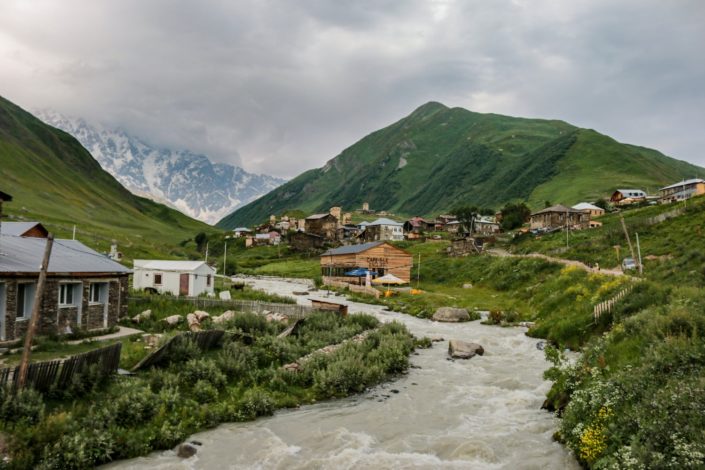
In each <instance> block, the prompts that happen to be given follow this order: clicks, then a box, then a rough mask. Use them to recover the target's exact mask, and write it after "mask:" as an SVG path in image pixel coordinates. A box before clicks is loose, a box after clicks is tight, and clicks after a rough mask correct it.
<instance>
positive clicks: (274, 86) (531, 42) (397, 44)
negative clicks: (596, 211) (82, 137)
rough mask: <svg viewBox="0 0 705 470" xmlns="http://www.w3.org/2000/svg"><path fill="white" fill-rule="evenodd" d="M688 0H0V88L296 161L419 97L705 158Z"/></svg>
mask: <svg viewBox="0 0 705 470" xmlns="http://www.w3.org/2000/svg"><path fill="white" fill-rule="evenodd" d="M703 44H705V3H703V2H701V1H698V0H693V1H686V0H683V1H674V2H660V1H655V0H653V1H647V0H640V1H637V0H624V1H618V2H615V1H614V0H575V1H571V2H556V1H551V0H532V1H529V0H514V1H510V0H501V1H500V0H497V1H493V2H486V1H480V0H476V1H457V2H456V1H451V0H448V1H443V0H438V1H420V0H409V1H372V0H368V1H359V2H336V1H333V0H329V1H324V0H303V1H298V2H287V1H285V0H281V1H273V0H272V1H257V0H249V1H238V2H228V1H200V2H197V1H185V0H183V1H166V0H153V1H150V2H143V1H138V0H121V1H114V2H108V1H95V2H93V1H91V2H87V1H79V0H74V1H71V0H68V1H64V2H55V1H52V0H43V1H39V0H36V1H22V0H16V1H11V0H6V1H3V2H2V3H0V84H1V85H2V86H1V87H0V94H2V95H4V96H6V97H8V98H9V99H11V100H14V101H16V102H18V104H20V105H22V106H25V107H30V108H45V107H50V108H54V109H57V110H58V111H61V112H64V113H67V114H74V115H79V116H83V117H86V118H87V119H91V120H97V121H100V122H103V123H106V124H109V125H116V126H120V127H122V128H125V129H126V130H128V131H130V132H132V133H134V134H136V135H139V136H141V137H143V138H144V139H146V140H148V141H150V142H152V143H154V144H161V145H168V146H172V147H185V148H189V149H191V150H193V151H197V152H203V153H206V154H208V155H210V156H211V157H213V158H214V159H216V160H220V161H229V162H231V163H235V164H241V165H242V166H244V167H245V168H246V169H247V170H250V171H257V172H265V173H270V174H274V175H277V176H295V175H297V174H298V173H300V172H301V171H303V170H306V169H309V168H312V167H317V166H320V165H321V164H322V163H323V162H325V161H326V160H328V159H329V158H331V157H333V156H335V155H336V154H338V153H339V152H340V151H341V150H342V149H343V148H345V147H346V146H348V145H350V144H352V143H353V142H355V141H356V140H358V139H359V138H361V137H362V136H364V135H365V134H367V133H369V132H371V131H373V130H376V129H377V128H379V127H382V126H384V125H387V124H389V123H391V122H393V121H396V120H397V119H399V118H400V117H402V116H403V115H405V114H407V113H409V112H410V111H412V110H413V109H414V108H415V107H417V106H419V105H421V104H423V103H424V102H426V101H430V100H436V101H441V102H444V103H445V104H447V105H449V106H462V107H465V108H468V109H471V110H475V111H480V112H496V113H503V114H510V115H518V116H526V117H543V118H556V119H564V120H566V121H569V122H571V123H574V124H576V125H580V126H584V127H590V128H594V129H597V130H598V131H601V132H604V133H606V134H609V135H611V136H613V137H615V138H617V139H618V140H621V141H625V142H629V143H635V144H640V145H645V146H649V147H654V148H657V149H659V150H661V151H663V152H664V153H666V154H668V155H671V156H673V157H676V158H680V159H684V160H689V161H692V162H695V163H699V164H701V165H705V153H704V152H703V151H702V149H703V148H705V133H703V132H702V129H703V125H704V124H705V91H704V89H703V88H704V87H703V83H705V60H703V51H702V45H703Z"/></svg>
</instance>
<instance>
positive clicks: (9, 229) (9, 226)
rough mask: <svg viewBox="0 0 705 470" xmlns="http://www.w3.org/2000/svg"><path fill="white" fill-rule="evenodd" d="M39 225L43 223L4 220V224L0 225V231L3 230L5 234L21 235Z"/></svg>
mask: <svg viewBox="0 0 705 470" xmlns="http://www.w3.org/2000/svg"><path fill="white" fill-rule="evenodd" d="M37 225H42V224H40V223H39V222H3V223H2V225H0V232H2V234H3V235H11V236H15V237H21V236H22V235H23V234H25V233H26V232H28V231H29V230H31V229H32V228H34V227H36V226H37ZM42 228H43V226H42Z"/></svg>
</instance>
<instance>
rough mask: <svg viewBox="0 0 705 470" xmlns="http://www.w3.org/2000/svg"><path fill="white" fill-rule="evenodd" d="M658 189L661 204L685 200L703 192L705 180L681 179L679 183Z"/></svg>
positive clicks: (704, 191)
mask: <svg viewBox="0 0 705 470" xmlns="http://www.w3.org/2000/svg"><path fill="white" fill-rule="evenodd" d="M658 191H659V202H660V203H661V204H667V203H669V202H678V201H685V200H686V199H690V198H691V197H693V196H699V195H701V194H705V180H703V179H700V178H693V179H689V180H683V181H681V182H680V183H674V184H672V185H670V186H665V187H663V188H661V189H659V190H658Z"/></svg>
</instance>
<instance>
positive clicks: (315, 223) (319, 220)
mask: <svg viewBox="0 0 705 470" xmlns="http://www.w3.org/2000/svg"><path fill="white" fill-rule="evenodd" d="M304 232H307V233H312V234H314V235H318V236H320V237H323V238H325V239H326V240H336V239H337V234H338V218H337V217H335V216H334V215H333V214H330V213H327V214H313V215H310V216H308V217H306V222H305V225H304Z"/></svg>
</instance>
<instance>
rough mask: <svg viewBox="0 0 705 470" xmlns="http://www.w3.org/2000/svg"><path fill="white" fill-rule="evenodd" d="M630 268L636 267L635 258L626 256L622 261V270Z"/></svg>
mask: <svg viewBox="0 0 705 470" xmlns="http://www.w3.org/2000/svg"><path fill="white" fill-rule="evenodd" d="M630 269H636V262H635V261H634V258H624V260H623V261H622V271H628V270H630Z"/></svg>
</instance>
